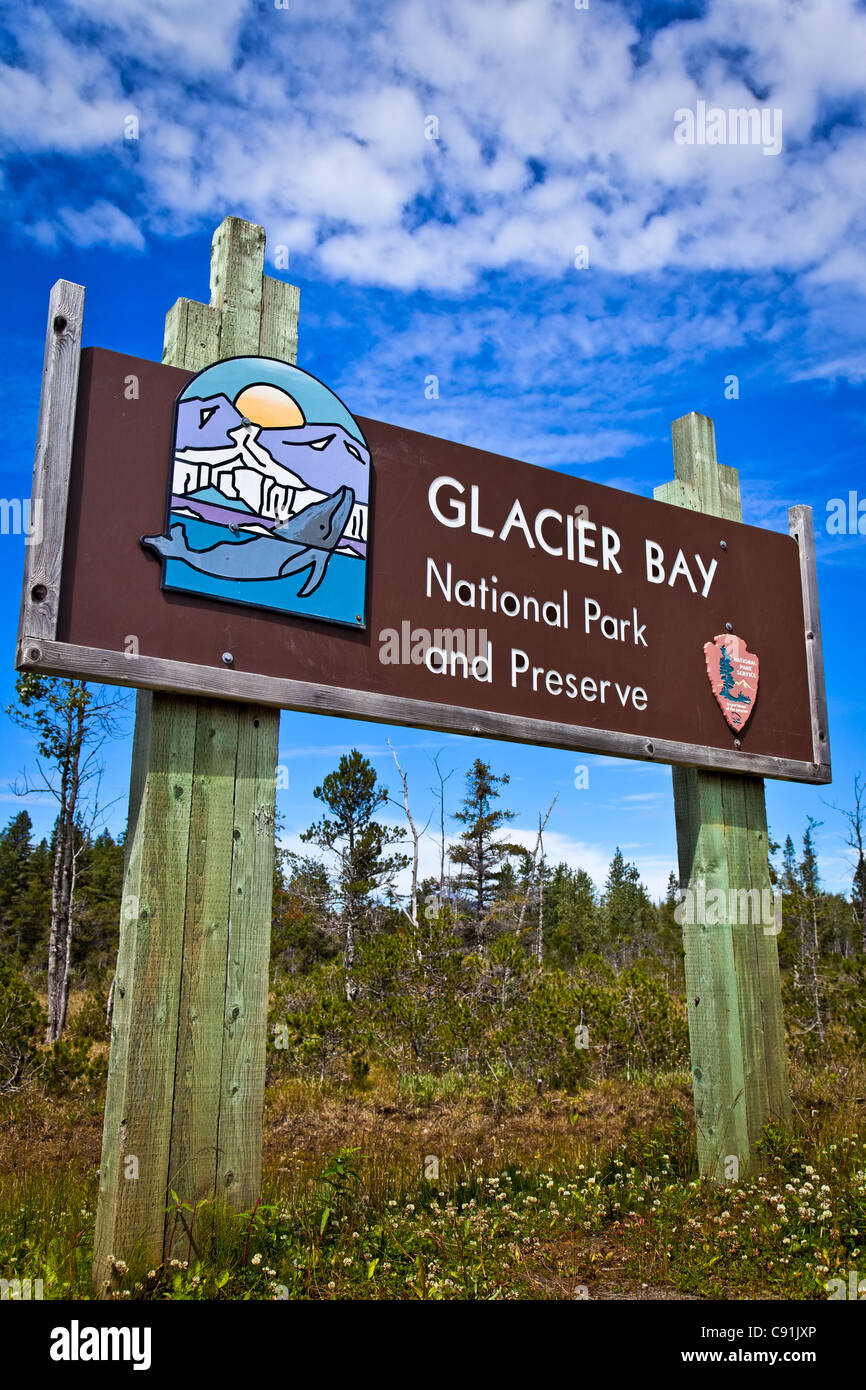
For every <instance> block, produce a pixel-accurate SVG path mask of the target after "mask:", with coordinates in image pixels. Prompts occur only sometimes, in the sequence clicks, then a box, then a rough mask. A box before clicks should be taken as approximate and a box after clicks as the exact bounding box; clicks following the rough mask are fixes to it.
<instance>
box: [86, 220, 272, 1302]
mask: <svg viewBox="0 0 866 1390" xmlns="http://www.w3.org/2000/svg"><path fill="white" fill-rule="evenodd" d="M264 251H265V233H264V229H263V228H262V227H257V226H255V225H253V224H252V223H249V222H243V221H241V220H240V219H239V218H236V217H228V218H226V220H225V221H224V222H223V223H222V224H221V226H220V227H218V228H217V231H216V233H215V235H214V239H213V249H212V254H211V302H210V304H207V305H206V304H198V303H196V302H194V301H192V300H187V299H181V300H178V302H177V303H176V304H175V305H174V307H173V308H172V309H171V310H170V311H169V313H168V315H167V317H166V329H165V350H164V353H163V360H164V361H166V362H168V363H171V364H172V365H174V366H180V367H187V368H189V369H191V370H196V371H198V370H200V369H201V368H203V367H205V366H207V365H209V364H210V363H212V362H216V361H219V360H221V359H222V358H226V357H233V356H241V355H246V354H249V355H256V354H259V355H262V356H267V357H276V358H279V359H281V360H283V361H286V362H294V361H295V360H296V356H297V321H298V290H297V289H296V288H295V286H293V285H285V284H283V283H281V282H279V281H276V280H273V279H271V278H270V277H268V276H265V275H263V273H262V269H263V265H264ZM278 735H279V711H278V710H273V709H269V708H265V707H264V706H258V705H248V704H233V703H230V702H223V701H218V700H207V699H195V698H187V697H182V696H176V695H167V694H161V693H159V692H154V693H151V692H148V691H141V692H139V695H138V702H137V707H136V727H135V740H134V746H133V758H132V775H131V779H130V798H129V829H128V835H127V851H126V864H125V870H124V896H123V908H122V913H121V931H120V949H119V953H118V962H117V978H116V983H115V990H114V1007H113V1014H112V1029H111V1053H110V1059H109V1072H108V1093H107V1097H106V1106H105V1127H104V1133H103V1148H102V1165H101V1169H100V1187H99V1208H98V1212H97V1221H96V1238H95V1244H94V1261H93V1280H94V1285H95V1287H96V1288H97V1290H102V1289H104V1288H105V1286H106V1281H108V1284H109V1287H110V1286H111V1284H112V1282H113V1281H112V1271H111V1264H110V1261H111V1258H112V1257H114V1259H116V1260H120V1259H123V1260H126V1261H127V1262H128V1261H129V1258H130V1256H131V1255H132V1254H133V1253H134V1252H135V1250H136V1249H138V1251H140V1253H141V1254H142V1255H144V1256H145V1257H146V1258H147V1260H148V1262H149V1263H153V1264H158V1263H159V1262H160V1261H161V1260H162V1258H163V1255H164V1253H165V1250H166V1247H167V1242H168V1240H169V1239H170V1238H171V1232H172V1228H173V1226H174V1216H173V1215H172V1214H169V1215H168V1217H167V1216H166V1208H167V1207H168V1206H169V1204H170V1200H171V1199H170V1192H171V1191H172V1190H173V1191H175V1192H176V1193H177V1194H178V1196H179V1197H180V1198H182V1199H183V1200H184V1201H187V1202H191V1203H195V1202H197V1201H201V1200H202V1199H203V1198H208V1199H214V1198H215V1199H216V1201H217V1202H220V1201H225V1202H226V1203H227V1204H228V1205H229V1206H231V1207H233V1208H235V1209H237V1210H244V1209H246V1208H247V1207H249V1206H251V1205H252V1204H253V1203H254V1202H255V1200H256V1197H257V1196H258V1194H259V1186H260V1181H261V1140H262V1110H263V1105H264V1073H265V1047H266V1042H267V1006H268V961H269V952H270V927H271V922H270V917H271V889H272V875H273V851H274V804H275V789H276V779H275V769H276V763H277V745H278ZM200 1221H201V1218H199V1220H198V1221H197V1222H196V1229H197V1230H202V1229H206V1226H207V1222H206V1221H205V1222H202V1223H201V1225H200V1224H199V1222H200ZM182 1234H183V1232H182V1230H181V1229H180V1228H179V1229H178V1232H177V1238H178V1241H179V1243H180V1245H182V1247H183V1248H185V1246H186V1242H185V1240H182V1239H181V1237H182ZM179 1248H180V1247H179Z"/></svg>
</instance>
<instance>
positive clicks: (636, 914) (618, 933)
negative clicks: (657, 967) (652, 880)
mask: <svg viewBox="0 0 866 1390" xmlns="http://www.w3.org/2000/svg"><path fill="white" fill-rule="evenodd" d="M601 919H602V928H603V942H602V945H603V949H604V950H605V951H607V952H611V953H612V954H613V956H614V957H615V959H617V961H618V963H619V964H620V965H622V964H624V963H625V961H626V959H627V958H630V959H634V957H635V955H637V954H639V953H640V952H641V951H642V950H646V949H647V948H648V947H649V945H650V940H651V933H650V932H649V931H648V927H649V926H650V924H651V923H652V920H653V908H652V903H651V902H650V900H649V896H648V894H647V891H646V888H645V887H644V885H643V884H642V883H641V880H640V874H639V873H638V870H637V867H636V866H635V865H634V864H629V863H627V862H626V860H625V859H624V858H623V854H622V850H621V849H620V848H619V846H617V848H616V852H615V854H614V856H613V859H612V860H611V864H610V868H609V870H608V875H607V881H606V883H605V885H604V896H603V898H602V907H601Z"/></svg>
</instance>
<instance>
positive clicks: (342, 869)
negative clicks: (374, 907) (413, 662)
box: [301, 748, 409, 1000]
mask: <svg viewBox="0 0 866 1390" xmlns="http://www.w3.org/2000/svg"><path fill="white" fill-rule="evenodd" d="M313 795H314V796H315V797H316V798H317V799H318V800H319V801H323V802H324V803H325V805H326V807H327V808H328V810H329V811H330V813H331V814H330V816H325V817H323V818H322V820H320V821H316V822H315V824H314V825H311V826H310V828H309V829H308V830H306V831H305V832H304V833H303V835H302V836H301V839H302V840H304V841H305V842H307V843H310V842H312V843H313V844H316V845H318V846H319V848H320V849H324V850H327V851H329V852H330V853H332V854H335V855H336V857H337V861H338V865H339V867H338V896H339V899H340V906H341V917H342V923H343V936H344V944H343V963H344V966H345V970H346V997H347V999H349V1000H351V999H353V998H354V997H355V993H356V989H355V981H354V966H355V942H356V937H357V933H358V931H359V930H360V928H361V925H362V922H363V920H364V918H365V916H366V915H367V914H368V913H369V910H370V906H371V902H372V901H373V898H374V895H375V894H376V893H377V892H382V891H384V890H385V889H386V887H387V886H388V884H389V882H390V881H391V880H392V879H393V878H394V875H395V874H397V873H398V872H399V871H400V870H401V869H404V868H405V867H406V865H407V864H408V863H409V860H408V857H407V856H406V855H405V854H392V855H389V854H386V853H385V850H386V849H387V847H388V846H389V845H391V844H394V843H395V842H397V841H399V840H402V839H403V834H402V832H401V831H400V830H396V829H392V828H390V827H388V826H384V825H381V824H379V822H378V821H375V820H374V819H373V817H374V815H375V813H376V812H377V811H378V810H379V808H380V807H382V806H384V805H385V803H386V802H387V801H388V788H387V787H383V786H380V785H379V783H378V781H377V778H376V771H375V768H374V767H373V765H372V763H370V762H368V760H367V759H366V758H365V757H363V756H362V755H361V753H359V752H358V750H357V748H353V749H352V751H351V753H344V754H343V755H342V757H341V758H340V762H339V766H338V768H337V770H336V772H329V773H328V776H327V777H326V778H325V779H324V781H323V782H322V785H321V786H320V787H316V788H315V790H314V792H313Z"/></svg>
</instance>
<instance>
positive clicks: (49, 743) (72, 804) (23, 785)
mask: <svg viewBox="0 0 866 1390" xmlns="http://www.w3.org/2000/svg"><path fill="white" fill-rule="evenodd" d="M15 692H16V695H17V704H15V705H11V706H9V708H8V709H7V714H8V715H9V717H10V719H12V720H13V722H14V723H16V724H18V725H20V727H22V728H24V729H27V730H28V731H29V732H30V733H32V734H35V735H36V752H37V758H36V768H37V774H38V775H37V777H36V779H35V780H31V779H30V777H29V776H28V775H27V773H26V772H25V773H23V774H22V778H23V780H22V782H20V783H18V784H15V785H14V786H13V790H14V791H15V793H16V795H18V796H28V795H33V794H35V793H39V792H48V793H49V795H51V796H53V797H54V798H55V800H56V801H57V804H58V808H59V809H58V816H57V824H56V827H55V838H54V856H53V860H52V868H51V921H50V926H49V934H48V980H47V995H48V1000H47V1005H48V1009H47V1011H48V1028H47V1030H46V1042H48V1043H53V1042H56V1041H57V1040H58V1038H60V1037H61V1036H62V1034H63V1029H64V1027H65V1025H66V1008H67V1004H68V1001H69V974H70V964H71V959H72V941H73V903H74V896H75V872H76V862H77V858H78V854H79V853H80V848H81V842H82V840H83V839H86V835H87V832H88V830H89V829H92V827H93V825H94V824H95V822H96V819H97V817H98V816H99V815H100V814H102V813H103V812H104V810H105V807H100V805H99V785H100V779H101V774H102V770H103V764H102V762H101V759H100V757H99V754H100V751H101V749H102V748H103V747H104V746H105V744H106V743H107V742H108V741H109V740H110V739H112V738H116V737H117V736H118V735H119V733H120V732H121V718H120V717H121V711H122V710H124V709H126V708H128V698H129V697H128V696H127V694H126V692H123V693H120V692H118V691H116V690H114V689H112V688H111V687H109V686H93V685H88V683H87V682H86V681H74V680H60V679H57V678H55V677H52V676H42V675H38V674H36V673H35V672H32V671H24V672H22V673H21V674H20V675H19V676H18V679H17V681H16V685H15Z"/></svg>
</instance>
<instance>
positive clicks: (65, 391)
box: [18, 280, 84, 638]
mask: <svg viewBox="0 0 866 1390" xmlns="http://www.w3.org/2000/svg"><path fill="white" fill-rule="evenodd" d="M83 319H84V286H83V285H74V284H72V282H71V281H69V280H58V281H57V283H56V284H55V285H54V287H53V289H52V291H51V295H50V297H49V301H48V323H47V326H46V330H45V354H44V358H43V365H42V392H41V397H40V401H39V423H38V426H37V433H36V455H35V459H34V463H33V487H32V491H31V497H30V535H29V536H28V537H27V539H26V541H25V545H24V583H23V587H22V591H21V610H20V616H19V623H18V635H19V638H21V637H22V636H24V635H27V636H31V637H51V638H53V637H54V634H55V632H56V630H57V608H58V601H59V597H60V571H61V568H62V565H63V541H64V534H65V531H66V506H67V497H68V492H69V469H70V465H71V462H72V437H73V433H74V430H75V403H76V397H77V393H78V365H79V359H80V354H81V331H82V324H83Z"/></svg>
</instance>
